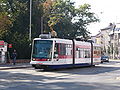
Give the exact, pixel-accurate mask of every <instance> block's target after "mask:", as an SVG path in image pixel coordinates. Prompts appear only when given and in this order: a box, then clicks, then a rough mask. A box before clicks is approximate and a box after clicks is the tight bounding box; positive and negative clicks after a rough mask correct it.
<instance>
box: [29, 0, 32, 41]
mask: <svg viewBox="0 0 120 90" xmlns="http://www.w3.org/2000/svg"><path fill="white" fill-rule="evenodd" d="M31 17H32V0H30V29H29V40H30V41H31Z"/></svg>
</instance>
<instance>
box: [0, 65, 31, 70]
mask: <svg viewBox="0 0 120 90" xmlns="http://www.w3.org/2000/svg"><path fill="white" fill-rule="evenodd" d="M31 67H32V66H15V67H3V68H2V67H1V68H0V70H8V69H20V68H31Z"/></svg>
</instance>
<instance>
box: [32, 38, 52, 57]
mask: <svg viewBox="0 0 120 90" xmlns="http://www.w3.org/2000/svg"><path fill="white" fill-rule="evenodd" d="M51 54H52V41H48V40H35V41H34V47H33V55H32V57H33V58H40V59H42V58H51Z"/></svg>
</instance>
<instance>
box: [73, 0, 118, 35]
mask: <svg viewBox="0 0 120 90" xmlns="http://www.w3.org/2000/svg"><path fill="white" fill-rule="evenodd" d="M72 1H75V2H76V3H75V6H76V7H77V6H79V5H83V4H85V3H87V4H90V5H91V12H94V13H95V14H96V16H97V17H99V19H100V22H97V23H92V24H91V25H90V26H88V29H89V31H90V32H91V33H92V34H91V35H93V36H94V35H96V34H98V32H99V31H100V29H103V28H105V27H107V26H108V25H109V23H120V10H119V6H120V0H72Z"/></svg>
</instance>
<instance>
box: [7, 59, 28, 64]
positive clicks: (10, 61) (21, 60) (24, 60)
mask: <svg viewBox="0 0 120 90" xmlns="http://www.w3.org/2000/svg"><path fill="white" fill-rule="evenodd" d="M12 62H13V61H12V60H9V61H8V62H7V63H12ZM16 63H30V59H16Z"/></svg>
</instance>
